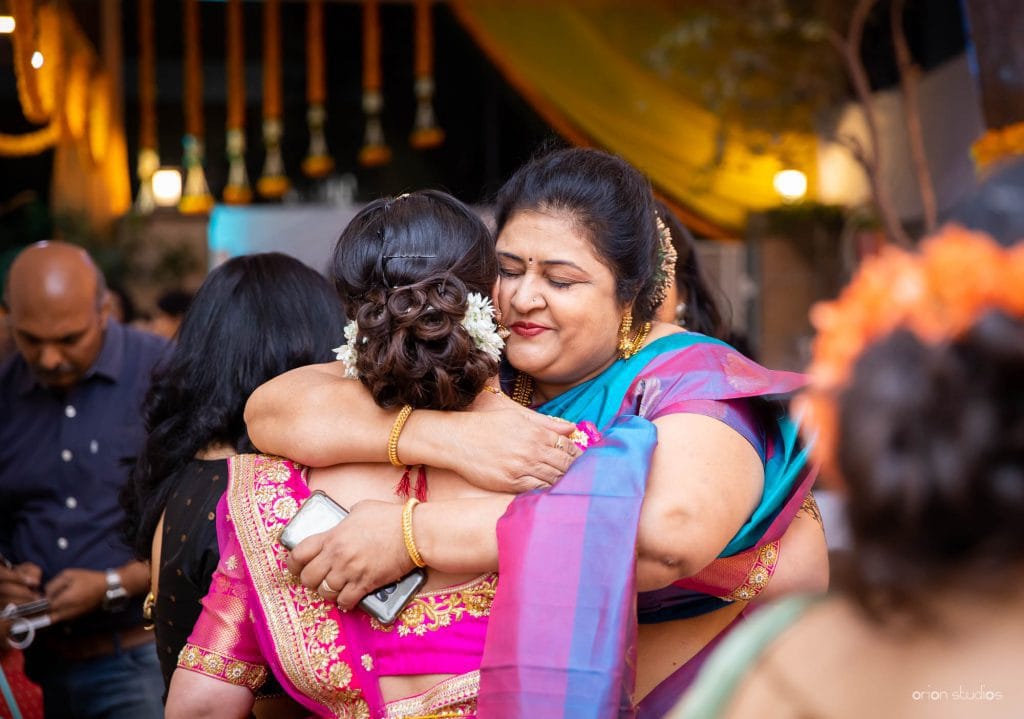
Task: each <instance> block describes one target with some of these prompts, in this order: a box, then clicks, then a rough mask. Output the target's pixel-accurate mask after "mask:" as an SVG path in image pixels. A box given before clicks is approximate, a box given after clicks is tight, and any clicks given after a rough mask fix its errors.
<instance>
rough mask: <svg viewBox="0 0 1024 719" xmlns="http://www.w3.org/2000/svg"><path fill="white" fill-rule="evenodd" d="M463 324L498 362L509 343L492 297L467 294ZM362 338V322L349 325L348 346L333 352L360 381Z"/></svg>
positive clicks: (475, 342) (484, 351)
mask: <svg viewBox="0 0 1024 719" xmlns="http://www.w3.org/2000/svg"><path fill="white" fill-rule="evenodd" d="M461 324H462V326H463V327H464V328H465V329H466V332H467V333H468V334H469V336H470V337H471V338H472V339H473V344H474V345H476V348H477V349H478V350H480V351H481V352H483V353H484V354H486V355H487V356H488V357H490V358H491V359H494V360H497V359H498V358H499V357H501V350H502V348H503V347H504V346H505V341H504V340H503V339H501V337H500V336H499V335H498V329H497V326H496V325H495V323H494V305H492V304H491V300H490V299H489V298H486V297H484V296H483V295H481V294H480V293H479V292H470V293H469V294H468V295H466V314H465V315H464V316H463V317H462V322H461ZM358 335H359V325H358V323H357V322H356V321H355V320H350V321H349V323H348V324H347V325H345V344H343V345H341V346H340V347H335V348H334V349H333V350H332V352H334V354H335V355H336V356H337V358H338V359H339V360H341V361H342V362H344V363H345V376H346V377H350V378H352V379H359V371H358V370H357V369H356V363H357V362H358V361H359V350H358V349H357V348H356V338H357V337H358ZM365 342H366V338H365V337H363V343H365Z"/></svg>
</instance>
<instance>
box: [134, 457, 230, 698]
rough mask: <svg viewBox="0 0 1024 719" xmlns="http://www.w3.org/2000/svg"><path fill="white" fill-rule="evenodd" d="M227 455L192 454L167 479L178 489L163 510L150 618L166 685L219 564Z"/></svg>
mask: <svg viewBox="0 0 1024 719" xmlns="http://www.w3.org/2000/svg"><path fill="white" fill-rule="evenodd" d="M227 477H228V461H227V460H226V459H214V460H199V459H193V460H191V461H190V462H189V463H188V464H186V465H185V466H184V467H183V468H182V469H181V471H179V472H178V473H177V474H176V475H175V476H173V477H171V478H169V479H168V480H167V481H169V482H171V483H173V484H174V486H175V487H176V489H175V490H174V491H173V492H171V496H170V497H168V499H167V507H166V509H165V510H164V534H163V539H162V544H161V547H160V584H159V590H158V591H157V597H156V606H155V607H154V612H153V615H154V619H155V624H156V626H155V629H156V647H157V653H158V654H159V655H160V668H161V670H162V671H163V674H164V683H165V685H167V686H170V683H171V675H172V674H173V673H174V669H175V667H176V666H177V664H178V654H179V652H181V648H182V647H183V646H185V642H187V641H188V637H189V635H190V634H191V633H192V627H194V626H195V623H196V620H197V619H199V612H200V611H202V605H200V603H199V602H200V600H202V598H203V597H205V596H206V592H207V591H208V590H209V589H210V581H211V580H212V578H213V570H215V569H216V568H217V562H218V560H219V559H220V551H219V550H218V547H217V521H216V519H217V502H219V501H220V498H221V495H223V494H224V490H225V489H227Z"/></svg>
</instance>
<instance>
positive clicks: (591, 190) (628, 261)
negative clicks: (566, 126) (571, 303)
mask: <svg viewBox="0 0 1024 719" xmlns="http://www.w3.org/2000/svg"><path fill="white" fill-rule="evenodd" d="M496 205H497V207H496V221H497V232H498V234H499V235H500V234H501V230H502V228H504V226H505V224H506V223H507V222H508V221H509V220H510V219H511V218H512V217H513V216H514V215H515V214H516V213H518V212H524V211H535V212H549V213H556V214H559V215H563V216H565V217H568V218H570V219H571V220H572V221H573V222H574V223H575V224H576V225H577V226H578V227H579V228H580V229H581V230H582V231H583V232H584V233H585V235H586V236H587V237H588V238H589V239H590V241H591V243H592V244H593V246H594V251H595V253H596V254H597V256H598V257H600V258H601V259H602V261H603V262H604V263H605V264H606V265H607V266H608V268H609V269H610V270H611V271H612V274H613V275H614V276H615V280H616V297H617V299H618V301H619V303H620V304H621V305H626V304H628V303H630V302H634V301H635V304H634V307H633V317H634V319H635V320H637V321H639V322H646V321H648V320H651V319H653V318H654V314H655V311H656V310H657V305H658V304H659V303H660V300H658V301H657V302H655V301H654V297H655V295H656V291H657V286H658V280H657V277H656V272H657V269H658V267H659V265H660V259H659V251H658V230H657V225H656V216H655V206H654V196H653V194H652V192H651V186H650V183H649V182H648V181H647V180H646V179H645V178H644V176H643V175H641V174H640V173H639V172H638V171H637V170H636V169H635V168H633V167H632V166H631V165H630V164H629V163H628V162H626V161H625V160H623V159H621V158H619V157H616V156H614V155H609V154H608V153H606V152H601V151H600V150H592V149H586V148H571V149H567V150H558V151H556V152H552V153H550V154H547V155H543V156H541V157H538V158H536V159H534V160H531V161H530V162H528V163H527V164H526V165H524V166H523V167H521V168H520V169H519V170H517V171H516V173H515V174H514V175H513V176H512V177H511V178H510V179H509V180H508V182H506V183H505V185H504V186H503V187H502V188H501V190H500V191H499V192H498V197H497V201H496Z"/></svg>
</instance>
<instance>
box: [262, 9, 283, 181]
mask: <svg viewBox="0 0 1024 719" xmlns="http://www.w3.org/2000/svg"><path fill="white" fill-rule="evenodd" d="M281 108H282V99H281V2H280V0H265V2H264V4H263V147H264V150H265V153H266V154H265V156H264V159H263V173H262V174H261V175H260V178H259V179H258V180H257V181H256V191H257V192H259V193H260V195H262V196H263V197H266V198H268V199H279V198H281V197H283V196H284V193H286V192H287V191H288V187H289V185H290V183H289V181H288V176H287V175H286V174H285V170H284V158H283V157H282V155H281V137H282V136H283V135H284V123H283V122H282V120H281Z"/></svg>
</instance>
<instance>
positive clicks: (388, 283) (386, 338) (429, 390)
mask: <svg viewBox="0 0 1024 719" xmlns="http://www.w3.org/2000/svg"><path fill="white" fill-rule="evenodd" d="M331 267H332V271H333V276H334V285H335V288H336V289H337V291H338V294H339V296H340V297H341V298H342V300H343V301H344V303H345V306H346V307H347V308H348V315H349V317H350V318H351V319H355V320H356V322H357V323H358V325H359V333H358V337H357V339H356V346H357V349H358V352H359V359H358V361H357V364H356V369H357V371H358V373H359V379H360V381H361V382H362V383H363V384H364V385H365V386H366V387H367V389H369V390H370V393H371V394H372V395H373V398H374V400H375V401H376V402H377V404H378V405H380V406H381V407H395V406H399V405H404V404H409V405H412V406H413V407H416V408H429V409H462V408H464V407H466V406H468V405H469V404H470V403H471V402H472V401H473V399H474V398H475V397H476V396H477V394H479V393H480V391H481V389H483V385H484V382H485V381H486V380H487V378H488V377H490V376H492V375H494V374H495V373H496V372H497V369H498V362H497V360H496V359H494V358H492V357H491V356H489V355H488V354H486V353H485V352H483V351H481V350H479V349H478V348H477V347H476V345H475V344H474V342H473V339H472V338H471V337H470V336H469V333H468V332H467V331H466V329H465V328H464V327H463V326H462V324H461V321H462V319H463V317H465V315H466V309H467V305H466V299H467V295H468V294H469V293H470V292H476V293H479V294H480V295H482V296H483V297H485V298H487V297H490V296H491V291H492V290H493V287H494V282H495V280H496V278H497V275H498V263H497V259H496V257H495V252H494V240H493V239H492V237H491V234H490V232H488V230H487V226H486V225H484V223H483V221H482V220H481V219H480V218H479V217H478V216H477V215H476V213H474V212H473V211H472V210H471V209H470V208H468V207H466V206H465V205H464V204H462V203H461V202H459V201H458V200H456V199H455V198H454V197H452V196H451V195H448V194H446V193H444V192H439V191H436V190H423V191H420V192H414V193H412V194H409V195H403V196H401V197H399V198H386V199H380V200H376V201H375V202H372V203H370V204H369V205H367V206H366V207H365V208H363V209H362V210H361V211H360V212H359V214H357V215H356V216H355V217H354V218H352V221H351V222H350V223H349V225H348V227H346V228H345V230H344V231H343V232H342V233H341V237H340V238H338V243H337V246H336V247H335V249H334V257H333V259H332V262H331Z"/></svg>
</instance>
